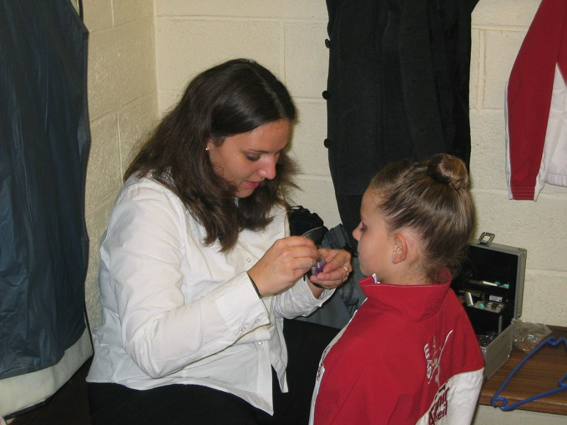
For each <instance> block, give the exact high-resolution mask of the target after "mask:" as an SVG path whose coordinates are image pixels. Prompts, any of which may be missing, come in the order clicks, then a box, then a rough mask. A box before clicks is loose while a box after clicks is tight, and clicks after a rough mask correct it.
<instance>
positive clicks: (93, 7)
mask: <svg viewBox="0 0 567 425" xmlns="http://www.w3.org/2000/svg"><path fill="white" fill-rule="evenodd" d="M83 18H84V23H85V26H86V27H87V29H88V30H89V32H94V31H100V30H104V29H108V28H111V27H112V3H111V0H83Z"/></svg>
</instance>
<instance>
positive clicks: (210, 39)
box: [156, 19, 283, 91]
mask: <svg viewBox="0 0 567 425" xmlns="http://www.w3.org/2000/svg"><path fill="white" fill-rule="evenodd" d="M280 33H281V31H280V24H279V23H278V22H265V21H243V20H239V21H224V20H223V21H220V20H213V21H202V20H191V19H184V20H173V19H159V20H158V26H157V44H156V51H157V70H158V76H159V81H160V82H159V89H160V91H161V90H172V91H183V90H184V89H185V87H186V86H187V84H188V83H189V81H190V80H191V79H192V78H193V77H194V76H195V75H197V74H198V73H199V72H201V71H204V70H205V69H207V68H210V67H211V66H213V65H216V64H219V63H221V62H224V61H226V60H229V59H236V58H250V59H254V60H256V61H258V62H259V63H260V64H262V65H263V66H265V67H266V68H268V69H270V70H271V71H272V72H274V73H275V74H280V75H279V76H280V77H281V66H280V57H281V54H280V53H281V52H282V49H283V46H282V40H281V34H280Z"/></svg>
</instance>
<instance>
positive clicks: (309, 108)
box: [291, 100, 330, 177]
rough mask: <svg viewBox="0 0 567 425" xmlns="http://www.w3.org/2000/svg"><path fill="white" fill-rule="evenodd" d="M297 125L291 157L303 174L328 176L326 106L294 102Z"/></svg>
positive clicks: (317, 103) (321, 103) (316, 103)
mask: <svg viewBox="0 0 567 425" xmlns="http://www.w3.org/2000/svg"><path fill="white" fill-rule="evenodd" d="M296 106H297V109H298V123H297V124H296V126H295V127H294V131H293V140H292V143H291V156H292V158H294V159H295V160H296V161H297V163H298V164H299V166H300V167H301V170H302V172H303V173H304V174H309V175H315V176H327V177H328V176H330V171H329V160H328V153H327V148H326V147H325V146H323V141H324V140H325V137H326V134H327V125H326V123H327V105H326V104H325V103H324V102H306V101H301V100H300V101H296Z"/></svg>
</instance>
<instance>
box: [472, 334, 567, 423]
mask: <svg viewBox="0 0 567 425" xmlns="http://www.w3.org/2000/svg"><path fill="white" fill-rule="evenodd" d="M549 328H550V329H551V330H552V333H551V335H549V336H554V337H563V338H567V328H562V327H557V326H549ZM526 355H527V354H526V353H524V352H523V351H521V350H519V349H517V348H515V347H514V348H513V349H512V353H511V355H510V359H509V360H508V361H507V362H506V363H505V364H504V366H502V367H501V368H500V369H499V370H498V371H497V372H496V373H495V374H494V375H493V376H492V377H491V378H490V379H489V380H488V381H486V382H485V383H484V386H483V388H482V391H481V395H480V404H482V405H485V406H490V405H491V403H490V401H491V400H492V397H493V396H494V394H495V393H496V392H497V391H498V389H499V388H500V386H501V385H502V383H503V382H504V381H505V380H506V378H507V377H508V375H509V374H510V372H511V371H512V370H513V369H514V368H515V367H516V366H517V365H518V364H519V363H520V362H521V361H522V359H523V358H524V357H525V356H526ZM565 373H567V350H566V349H565V345H564V344H560V345H558V346H556V347H552V346H550V345H548V346H545V347H543V348H542V349H541V350H539V351H538V352H537V353H535V354H534V355H533V356H532V358H530V359H529V360H528V361H527V362H526V363H525V364H524V365H523V366H522V368H520V370H519V371H518V372H517V373H516V374H515V375H514V377H513V378H512V379H511V380H510V382H508V385H507V386H506V388H505V389H504V390H503V391H502V392H501V393H500V396H502V397H505V398H507V399H508V405H512V404H514V403H516V402H519V401H521V400H525V399H526V398H528V397H532V396H534V395H537V394H541V393H543V392H545V391H549V390H551V389H554V388H557V386H558V385H557V383H558V381H559V380H560V379H561V378H562V377H563V375H565ZM518 409H520V410H529V411H532V412H541V413H552V414H556V415H567V390H566V391H561V392H557V393H555V394H552V395H549V396H546V397H542V398H540V399H538V400H534V401H530V402H528V403H526V404H522V405H521V406H518ZM566 423H567V418H566Z"/></svg>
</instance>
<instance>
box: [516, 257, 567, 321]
mask: <svg viewBox="0 0 567 425" xmlns="http://www.w3.org/2000/svg"><path fill="white" fill-rule="evenodd" d="M528 255H529V253H528ZM565 291H567V273H566V272H553V271H546V270H528V272H527V273H526V284H525V287H524V300H525V302H524V305H523V314H522V320H524V321H525V322H532V323H553V324H555V325H558V326H567V309H566V308H565V301H564V300H563V299H562V298H561V297H558V296H557V294H564V293H565Z"/></svg>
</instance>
